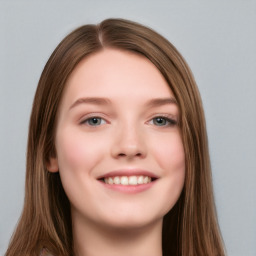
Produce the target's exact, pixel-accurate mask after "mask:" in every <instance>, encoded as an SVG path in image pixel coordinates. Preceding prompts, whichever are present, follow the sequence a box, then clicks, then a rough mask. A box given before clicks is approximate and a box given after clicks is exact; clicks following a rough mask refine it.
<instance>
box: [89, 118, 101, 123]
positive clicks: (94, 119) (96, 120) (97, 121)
mask: <svg viewBox="0 0 256 256" xmlns="http://www.w3.org/2000/svg"><path fill="white" fill-rule="evenodd" d="M90 123H91V124H93V125H95V124H99V123H100V120H99V118H95V117H94V118H91V120H90Z"/></svg>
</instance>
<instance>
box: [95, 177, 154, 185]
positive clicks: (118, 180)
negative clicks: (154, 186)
mask: <svg viewBox="0 0 256 256" xmlns="http://www.w3.org/2000/svg"><path fill="white" fill-rule="evenodd" d="M155 180H156V178H152V177H150V176H145V175H138V176H135V175H133V176H112V177H105V178H101V179H100V181H102V182H104V183H106V184H109V185H123V186H130V185H133V186H134V185H143V184H148V183H151V182H153V181H155Z"/></svg>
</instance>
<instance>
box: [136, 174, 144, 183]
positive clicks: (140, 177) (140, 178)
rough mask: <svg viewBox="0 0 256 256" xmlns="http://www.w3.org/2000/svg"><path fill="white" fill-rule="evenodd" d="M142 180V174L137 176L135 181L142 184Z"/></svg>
mask: <svg viewBox="0 0 256 256" xmlns="http://www.w3.org/2000/svg"><path fill="white" fill-rule="evenodd" d="M143 180H144V179H143V176H139V177H138V181H137V182H138V184H143Z"/></svg>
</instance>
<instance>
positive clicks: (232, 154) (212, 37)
mask: <svg viewBox="0 0 256 256" xmlns="http://www.w3.org/2000/svg"><path fill="white" fill-rule="evenodd" d="M109 17H116V18H117V17H120V18H126V19H131V20H134V21H137V22H140V23H142V24H145V25H147V26H150V27H152V28H153V29H155V30H156V31H158V32H159V33H160V34H162V35H164V36H165V37H166V38H167V39H168V40H169V41H171V42H172V43H173V44H174V45H175V46H176V47H177V48H178V50H179V51H180V52H181V53H182V55H183V56H184V57H185V59H186V60H187V62H188V63H189V65H190V67H191V69H192V71H193V73H194V76H195V78H196V81H197V83H198V86H199V89H200V91H201V95H202V99H203V103H204V108H205V114H206V120H207V128H208V137H209V146H210V154H211V160H212V172H213V183H214V192H215V198H216V205H217V211H218V218H219V223H220V227H221V230H222V234H223V238H224V241H225V244H226V249H227V252H228V255H229V256H253V255H254V256H255V255H256V201H255V199H256V185H255V180H256V1H250V0H240V1H238V0H230V1H228V0H227V1H225V0H224V1H223V0H215V1H203V0H201V1H200V0H177V1H174V0H169V1H167V0H166V1H164V0H158V1H151V0H136V1H135V0H134V1H133V0H130V1H128V0H127V1H122V0H116V1H114V0H108V1H106V0H94V1H92V0H91V1H89V0H85V1H65V0H61V1H56V0H51V1H49V0H48V1H39V0H34V1H22V0H17V1H13V0H10V1H7V0H6V1H0V177H1V178H0V205H1V206H0V207H1V208H0V255H3V254H4V251H5V249H6V247H7V244H8V240H9V238H10V236H11V234H12V232H13V230H14V227H15V225H16V223H17V220H18V218H19V215H20V213H21V209H22V205H23V198H24V181H25V155H26V141H27V128H28V121H29V115H30V111H31V105H32V100H33V95H34V92H35V89H36V86H37V82H38V79H39V76H40V74H41V71H42V69H43V67H44V65H45V63H46V61H47V59H48V57H49V56H50V54H51V52H52V51H53V50H54V48H55V47H56V46H57V44H58V43H59V41H60V40H61V39H62V38H63V37H64V36H65V35H67V34H68V33H69V32H71V31H72V30H73V29H74V28H76V27H77V26H80V25H82V24H87V23H98V22H100V21H101V20H103V19H105V18H109Z"/></svg>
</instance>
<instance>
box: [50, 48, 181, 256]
mask: <svg viewBox="0 0 256 256" xmlns="http://www.w3.org/2000/svg"><path fill="white" fill-rule="evenodd" d="M84 98H87V100H85V99H84ZM88 98H97V100H95V99H94V100H89V101H88ZM98 98H104V99H105V100H98ZM81 99H83V100H81ZM154 99H165V100H160V101H159V100H158V104H156V102H155V103H152V102H151V103H152V104H149V102H150V101H152V100H154ZM166 99H168V100H166ZM159 102H160V103H159ZM93 117H96V119H92V118H93ZM157 117H162V118H160V119H157ZM169 119H171V120H172V121H169ZM178 119H179V109H178V106H177V104H176V103H175V99H174V96H173V93H172V91H171V90H170V88H169V86H168V84H167V82H166V81H165V79H164V78H163V76H162V75H161V73H160V72H159V71H158V70H157V68H156V67H155V66H154V65H153V64H152V63H151V62H150V61H149V60H148V59H146V58H145V57H143V56H140V55H137V54H135V53H131V52H127V51H121V50H117V49H108V48H107V49H104V50H102V51H100V52H97V53H94V54H92V55H90V56H89V57H87V58H86V59H84V60H83V61H81V62H80V63H79V64H78V66H77V67H76V68H75V70H74V71H73V72H72V74H71V75H70V77H69V79H68V82H67V85H66V88H65V91H64V95H63V98H62V101H61V104H60V107H59V113H58V120H57V130H56V141H55V146H56V155H57V156H56V158H51V159H50V162H49V166H48V169H49V171H51V172H57V171H59V172H60V176H61V180H62V184H63V187H64V190H65V192H66V194H67V196H68V198H69V200H70V203H71V215H72V222H73V236H74V247H75V251H76V255H78V256H94V255H104V256H108V255H109V256H110V255H111V256H117V255H118V256H120V255H123V256H126V255H127V256H128V255H129V256H130V255H133V256H136V255H137V256H151V255H152V256H157V255H159V256H160V255H162V249H161V243H162V242H161V232H162V221H163V216H164V215H165V214H166V213H167V212H168V211H169V210H170V209H171V208H172V207H173V206H174V204H175V203H176V202H177V200H178V198H179V196H180V193H181V191H182V188H183V185H184V177H185V157H184V148H183V144H182V140H181V136H180V130H179V126H178V125H177V122H178ZM93 121H94V122H96V125H95V123H93ZM115 170H121V171H124V172H125V173H127V172H129V171H134V170H135V171H136V170H145V171H149V172H151V173H153V174H154V175H155V176H156V177H157V180H155V181H154V182H153V184H152V185H151V186H150V187H149V188H148V189H145V190H143V191H135V192H133V193H131V192H130V191H119V190H116V189H111V188H109V187H108V186H106V185H105V184H104V183H103V182H102V181H99V180H98V179H99V177H102V176H104V175H106V174H107V173H109V172H111V171H115Z"/></svg>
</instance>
